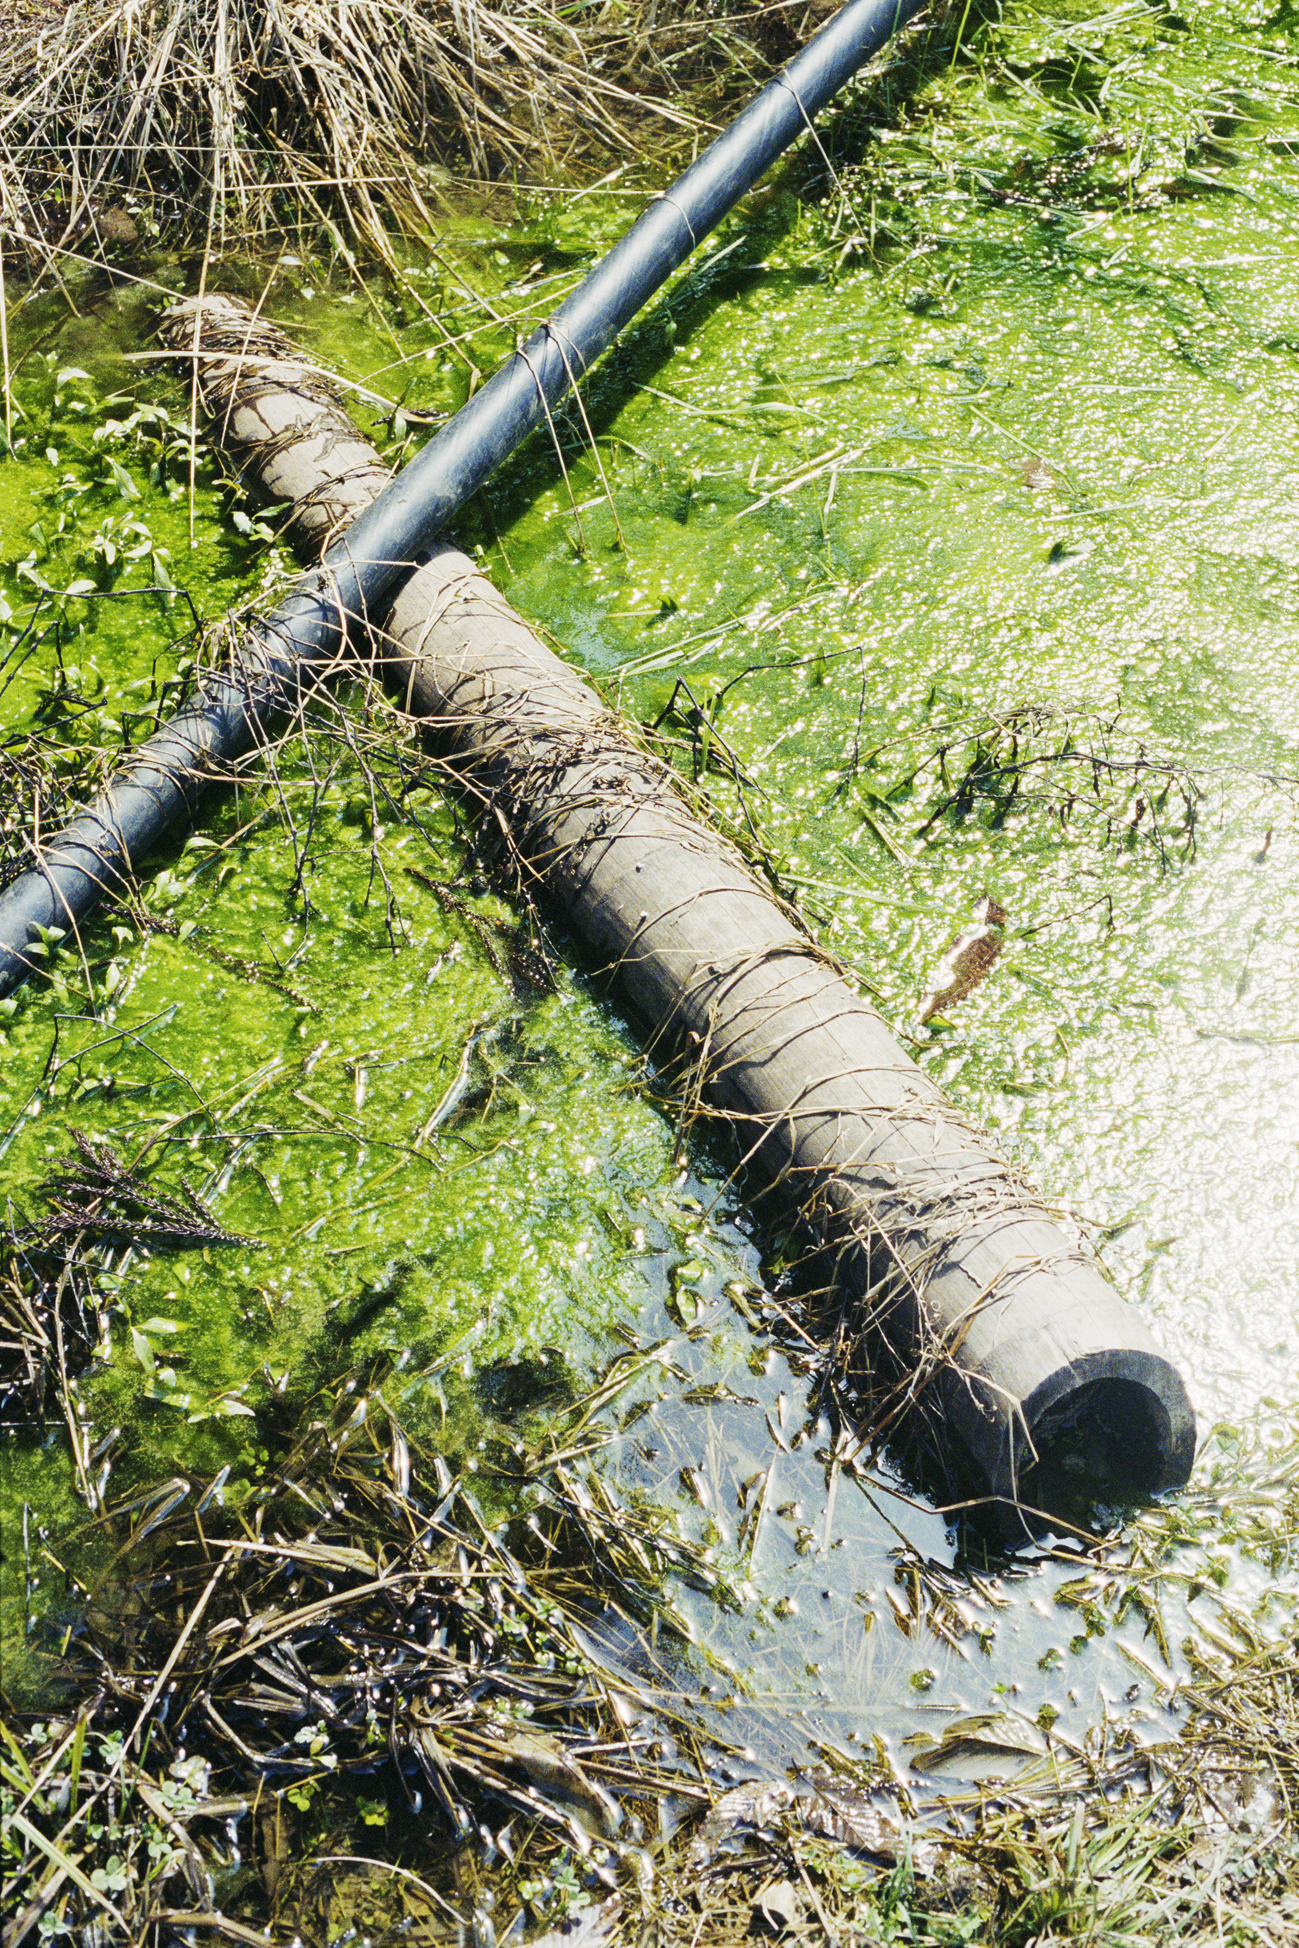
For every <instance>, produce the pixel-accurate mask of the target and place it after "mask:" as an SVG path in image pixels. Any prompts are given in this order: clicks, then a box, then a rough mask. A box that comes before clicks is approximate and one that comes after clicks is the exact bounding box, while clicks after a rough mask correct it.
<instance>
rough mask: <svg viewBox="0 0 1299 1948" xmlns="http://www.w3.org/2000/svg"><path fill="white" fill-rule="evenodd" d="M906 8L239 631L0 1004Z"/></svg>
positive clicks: (2, 984)
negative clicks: (44, 946) (50, 941)
mask: <svg viewBox="0 0 1299 1948" xmlns="http://www.w3.org/2000/svg"><path fill="white" fill-rule="evenodd" d="M919 4H920V0H849V4H848V5H847V6H845V7H843V8H841V9H840V11H839V12H838V13H837V14H836V15H835V16H834V18H833V19H832V20H831V21H830V22H829V23H828V25H827V26H825V27H824V28H822V30H821V32H820V33H819V34H817V35H816V36H815V37H814V38H813V39H812V40H811V41H809V43H808V45H807V46H806V47H805V48H804V49H803V51H802V52H801V53H800V54H798V55H796V56H795V57H794V59H793V60H792V61H791V62H790V63H789V64H788V66H787V67H786V68H784V69H783V70H782V71H781V73H780V74H779V75H777V76H776V78H775V80H773V81H772V82H770V83H769V84H768V86H767V87H765V88H764V89H763V90H762V91H761V93H760V94H758V95H757V96H756V97H755V98H754V100H753V101H752V102H750V104H749V106H748V107H747V108H746V109H745V110H744V112H743V113H742V114H741V115H739V116H738V117H737V118H736V120H735V121H734V122H732V123H731V125H730V127H729V128H728V129H726V131H725V132H724V133H723V134H722V135H720V136H719V137H718V138H717V140H716V141H715V142H714V143H713V144H712V145H711V146H710V147H709V148H708V149H707V150H705V152H704V154H703V155H702V156H700V158H699V160H698V161H697V162H695V163H694V164H692V166H691V167H690V168H689V169H688V170H687V171H686V172H685V174H684V175H683V176H681V177H680V178H679V179H678V181H677V182H675V183H674V184H673V185H672V187H671V189H669V190H668V191H666V193H665V194H663V195H661V196H658V197H655V198H654V200H653V201H652V202H651V203H650V205H649V207H648V208H647V209H646V210H645V211H644V213H643V214H642V215H641V216H640V217H639V218H638V220H637V221H636V222H635V223H634V224H633V225H632V227H631V229H630V230H629V231H628V233H627V235H626V236H625V237H623V238H622V239H621V241H620V242H619V243H617V244H615V245H614V247H613V249H612V250H611V251H609V253H608V254H607V256H605V257H603V258H602V259H601V260H600V262H599V263H598V264H597V265H596V267H595V269H594V270H593V271H592V272H591V273H590V274H589V276H587V277H586V278H584V279H583V281H582V283H581V284H580V285H579V286H578V288H577V290H576V291H574V292H573V293H572V295H571V296H570V297H568V298H567V299H566V300H565V301H564V303H563V304H562V305H561V306H560V308H559V310H558V311H557V312H556V313H555V315H554V316H553V317H552V318H550V319H548V320H547V322H546V323H545V324H544V325H542V326H541V327H540V329H539V330H538V331H536V332H535V333H534V334H533V336H532V338H531V339H529V341H528V343H527V344H526V345H524V346H522V347H521V348H520V349H519V350H518V351H517V352H516V353H515V354H514V355H513V356H512V357H511V358H510V359H508V360H507V361H506V363H505V364H504V365H503V366H502V367H501V369H500V371H499V372H497V373H496V375H495V376H494V377H493V378H492V379H491V380H490V381H489V382H488V384H487V385H486V386H484V387H483V389H482V391H481V392H479V393H477V394H476V395H475V396H474V398H473V399H471V400H470V401H469V403H468V405H467V406H465V407H463V408H462V409H461V411H460V412H458V413H457V414H456V416H455V418H454V419H453V420H451V421H450V422H449V423H448V424H447V425H446V426H445V427H444V428H443V429H442V431H441V432H440V433H438V434H437V435H436V436H435V437H434V438H433V439H431V440H430V441H429V442H428V444H427V445H426V446H425V447H424V448H423V450H422V451H421V453H420V454H419V455H418V457H417V458H416V459H415V460H413V461H412V462H411V464H410V465H409V466H408V467H407V468H406V469H405V470H404V471H403V472H402V473H401V474H399V475H398V476H397V477H396V478H395V479H394V480H391V481H390V482H389V484H388V486H387V487H386V488H385V490H384V491H383V493H381V494H380V495H379V496H378V497H377V498H376V499H375V500H374V502H373V504H372V505H370V506H369V507H368V508H367V509H366V511H365V513H364V514H362V515H361V517H360V518H359V519H358V520H357V521H356V522H355V523H354V524H353V525H352V526H351V527H349V528H348V530H347V532H346V533H344V534H343V535H342V536H341V538H339V539H337V540H335V541H333V543H332V545H331V546H330V547H329V549H328V551H327V552H326V554H325V556H324V559H323V562H322V563H321V565H320V566H319V567H318V568H317V569H314V570H313V571H312V572H311V573H310V574H309V575H307V576H305V577H304V578H303V579H302V581H300V582H299V583H298V584H297V585H296V586H295V587H294V588H293V589H292V590H291V591H290V593H289V594H288V595H287V596H286V597H285V599H284V600H283V601H282V602H281V603H280V604H279V605H278V606H277V607H276V608H275V609H274V610H272V612H271V613H270V614H269V615H268V616H266V617H264V618H263V619H262V620H261V621H260V622H258V623H257V624H255V625H253V626H252V627H251V628H250V629H249V630H248V631H247V633H246V635H245V637H244V640H243V642H242V643H241V644H240V646H239V649H238V652H237V654H236V656H235V657H234V658H233V660H232V662H231V664H230V666H229V668H228V669H227V670H224V671H221V672H215V673H212V672H210V673H208V674H205V675H204V676H203V678H202V680H201V681H200V683H199V684H198V686H197V687H196V690H195V693H194V695H193V697H192V698H191V699H190V701H189V702H188V703H187V704H186V705H185V706H184V707H183V708H182V709H181V710H180V711H179V712H178V713H177V714H176V716H174V717H173V718H172V719H171V720H170V722H169V723H168V724H166V725H164V727H163V728H162V729H161V730H160V731H158V732H157V733H156V735H155V736H153V737H151V738H150V739H149V740H148V742H147V743H145V744H143V745H142V746H141V747H140V749H139V751H138V752H137V753H136V754H135V755H134V756H133V757H132V758H131V759H130V761H129V762H128V763H126V764H124V765H123V766H122V768H121V770H120V771H119V772H118V773H117V774H116V775H115V776H114V778H113V779H112V780H111V782H110V783H109V785H108V786H107V788H106V789H105V790H104V791H103V792H101V793H100V795H99V796H98V797H97V798H96V799H95V800H94V801H93V803H92V804H91V805H89V806H88V807H87V808H86V809H85V810H84V811H82V812H81V813H79V814H78V815H77V816H76V817H75V818H74V819H72V820H71V822H70V823H69V824H68V825H67V826H66V827H65V828H64V829H63V830H62V831H60V832H58V833H56V834H55V835H54V836H53V837H52V838H50V839H47V840H44V841H43V842H42V845H41V848H40V853H39V857H38V859H37V860H36V862H35V863H34V864H33V867H32V869H31V870H30V871H29V872H27V873H25V874H23V875H22V876H21V877H20V878H18V879H16V880H15V881H14V882H13V883H12V884H11V885H10V886H9V887H8V888H6V890H5V891H4V892H3V893H0V995H4V994H7V993H9V992H10V990H11V989H13V988H15V987H17V986H18V985H19V983H20V982H22V981H24V980H25V979H26V978H27V976H28V974H30V973H31V972H32V970H33V961H32V958H31V956H30V955H29V954H28V953H27V951H26V949H27V946H28V943H29V942H31V941H33V940H35V939H36V938H37V937H38V933H39V930H40V929H41V928H45V927H62V928H63V929H64V930H65V931H69V930H70V931H72V932H74V933H75V932H76V931H77V930H78V927H79V923H80V921H81V920H82V919H83V918H84V917H85V916H86V915H87V914H88V913H89V912H90V911H91V910H92V909H93V908H94V907H95V906H96V905H97V904H98V902H99V901H100V900H101V899H102V898H103V897H104V895H105V894H111V893H115V892H121V891H123V890H124V889H125V888H126V887H127V885H128V884H129V882H130V880H131V877H132V875H133V873H134V871H135V869H136V867H137V866H138V864H139V861H140V860H141V858H142V857H143V856H144V855H145V854H146V853H147V852H148V851H149V850H150V849H151V847H153V846H154V845H155V844H156V843H157V842H158V840H159V839H160V838H161V837H162V836H163V834H164V833H166V832H167V831H169V830H170V829H171V828H172V827H173V826H174V825H175V824H176V823H177V821H178V820H180V819H181V818H183V817H185V816H187V815H188V814H189V813H190V812H192V810H193V808H194V806H195V804H196V802H197V799H198V797H199V795H200V793H201V792H202V790H203V788H204V786H205V785H206V784H208V783H210V782H211V781H212V779H213V778H214V777H217V776H220V775H222V774H223V773H224V772H226V771H228V769H229V767H230V766H231V765H232V764H233V763H235V762H236V761H237V760H238V759H239V758H240V757H242V756H244V755H245V754H246V753H247V752H248V751H249V750H250V749H252V748H253V746H254V745H255V744H257V743H258V741H259V740H260V739H261V738H263V737H264V736H265V735H266V733H267V731H268V729H269V728H270V727H271V726H272V725H273V724H274V723H275V722H276V721H277V720H278V719H280V718H282V717H283V715H284V713H285V712H287V711H290V710H291V709H292V708H293V707H294V705H295V703H296V701H297V700H298V698H299V696H300V694H301V691H302V687H303V685H304V683H309V682H311V681H314V680H317V679H318V678H319V675H320V673H321V672H322V671H327V670H328V669H329V668H330V666H331V665H332V664H333V662H334V660H335V659H336V658H337V656H338V655H339V653H340V650H341V647H342V643H343V639H344V636H345V635H346V633H347V629H348V627H349V625H350V623H351V622H352V621H354V620H356V619H361V620H364V619H366V618H370V617H381V616H382V615H384V614H385V613H386V612H387V609H388V608H389V606H390V605H391V603H392V600H393V598H394V597H395V595H396V592H397V589H398V587H399V586H400V584H401V582H402V581H403V579H404V578H405V577H406V575H407V574H409V572H410V570H411V568H412V567H414V566H417V565H418V564H419V563H420V562H422V561H424V560H426V559H427V558H428V556H429V554H430V552H431V550H432V547H433V545H434V543H435V541H436V539H437V537H438V535H439V534H440V533H441V531H442V529H443V528H444V527H445V525H446V523H447V521H448V520H449V519H450V518H451V516H452V515H453V514H454V513H455V512H456V510H457V509H458V508H459V507H461V506H462V505H463V504H464V502H465V501H466V500H467V499H468V498H469V496H470V495H471V494H472V493H474V491H475V490H476V489H477V488H478V487H480V486H481V485H482V483H483V481H484V480H486V479H487V478H488V476H489V475H490V474H491V473H492V472H494V470H495V469H496V467H498V466H499V465H500V463H501V461H502V460H504V459H505V458H506V456H507V455H508V454H510V453H512V452H513V451H514V449H515V448H516V447H517V446H518V445H519V443H520V442H521V441H522V440H523V439H524V438H526V436H527V435H528V434H529V433H530V432H532V431H533V429H534V428H536V427H538V426H541V425H543V424H545V423H546V422H547V421H548V420H549V418H550V416H551V413H552V410H553V408H554V407H555V405H556V404H557V403H558V401H559V400H561V399H562V398H563V397H564V395H565V394H566V393H567V392H568V391H569V390H570V389H571V387H572V386H573V385H574V384H575V382H576V381H577V380H578V379H580V378H581V377H582V375H583V374H584V373H585V372H587V371H588V370H589V368H590V367H591V366H592V365H593V364H594V363H595V361H596V359H597V358H599V356H600V354H601V353H602V352H604V351H605V350H606V349H607V348H608V347H609V346H610V345H611V344H612V343H613V341H614V339H615V338H616V337H617V335H618V333H619V332H620V331H621V330H622V329H623V327H624V326H625V325H627V324H629V323H630V321H631V320H632V319H633V318H634V317H635V316H636V313H637V312H638V311H639V310H640V309H641V307H642V306H643V305H644V304H645V303H646V301H647V300H648V299H649V298H650V297H652V296H653V294H654V292H655V291H657V290H658V289H659V288H660V287H661V286H662V285H663V283H664V282H665V281H666V280H667V278H669V277H670V276H671V275H672V273H673V271H675V270H676V269H677V268H678V267H679V266H680V265H681V264H683V263H684V262H685V260H686V258H687V257H689V255H690V253H691V252H692V251H693V250H694V249H695V247H696V245H697V244H699V243H700V242H702V240H703V239H704V238H705V237H706V236H708V234H709V233H710V232H711V231H712V230H713V229H715V228H716V226H717V224H718V223H719V222H720V221H721V219H722V218H723V217H724V216H725V215H726V213H727V211H728V210H730V209H731V208H732V206H733V205H734V204H735V203H736V202H737V201H738V200H739V198H740V197H741V196H743V195H744V194H745V193H746V192H747V191H748V190H750V189H751V188H752V187H753V185H754V183H756V182H757V181H758V179H759V178H760V177H761V176H763V175H764V174H765V173H766V171H767V170H768V169H769V168H770V166H771V164H772V163H773V162H774V161H775V160H776V158H777V157H778V156H779V155H781V154H782V153H783V151H784V150H785V149H787V148H788V147H789V145H790V143H791V142H793V141H794V140H795V138H796V137H797V136H798V135H799V134H800V133H801V132H802V131H803V130H804V129H805V128H808V127H809V126H810V124H811V118H812V117H813V116H814V115H815V114H817V112H818V111H819V110H820V109H821V108H822V107H824V105H825V103H826V102H827V101H829V100H830V98H831V97H832V96H833V95H835V94H837V92H838V91H839V89H840V88H842V87H843V85H844V83H845V82H846V81H848V80H849V79H850V77H851V76H852V75H854V74H855V73H856V72H857V70H858V68H860V67H861V66H862V64H863V63H864V62H865V61H867V60H869V59H870V57H871V55H873V54H875V53H877V52H878V51H879V49H880V48H882V47H883V46H884V45H885V44H886V43H887V42H888V41H889V40H890V38H891V37H892V36H893V35H894V34H895V33H896V32H897V30H898V29H899V28H900V27H901V26H902V25H903V23H904V22H905V21H906V20H908V19H909V18H910V17H911V15H912V14H914V13H915V12H916V11H917V9H918V6H919Z"/></svg>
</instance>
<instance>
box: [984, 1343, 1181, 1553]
mask: <svg viewBox="0 0 1299 1948" xmlns="http://www.w3.org/2000/svg"><path fill="white" fill-rule="evenodd" d="M1167 1421H1168V1416H1167V1413H1166V1412H1165V1410H1164V1409H1163V1407H1162V1406H1161V1404H1160V1402H1159V1401H1158V1400H1157V1399H1156V1398H1155V1396H1154V1394H1152V1393H1151V1392H1150V1390H1149V1389H1148V1388H1147V1387H1144V1386H1142V1385H1141V1384H1140V1382H1139V1381H1136V1380H1122V1379H1113V1378H1108V1379H1100V1380H1090V1381H1088V1382H1087V1384H1086V1385H1085V1386H1081V1387H1079V1388H1078V1389H1077V1390H1076V1392H1073V1393H1068V1394H1066V1395H1065V1396H1064V1398H1063V1399H1061V1400H1058V1401H1056V1403H1055V1404H1054V1406H1051V1407H1048V1408H1047V1410H1046V1412H1045V1413H1043V1414H1042V1415H1041V1416H1040V1417H1039V1419H1038V1420H1037V1421H1036V1422H1035V1423H1034V1426H1033V1430H1032V1436H1033V1438H1032V1448H1030V1447H1029V1445H1028V1443H1027V1442H1025V1444H1024V1455H1023V1459H1022V1461H1021V1464H1020V1465H1021V1476H1020V1480H1021V1488H1020V1499H1021V1501H1022V1502H1023V1504H1024V1506H1025V1507H1027V1508H1035V1509H1042V1510H1044V1511H1045V1512H1047V1513H1049V1514H1056V1515H1063V1516H1064V1517H1065V1518H1066V1519H1067V1520H1070V1521H1074V1522H1077V1523H1079V1524H1080V1525H1081V1526H1087V1525H1088V1524H1089V1523H1090V1520H1091V1518H1092V1516H1093V1514H1094V1512H1095V1511H1096V1510H1097V1509H1098V1508H1127V1507H1131V1506H1133V1505H1134V1504H1136V1503H1138V1502H1144V1501H1148V1500H1149V1499H1150V1497H1151V1495H1152V1494H1153V1493H1154V1492H1155V1490H1156V1489H1157V1487H1158V1486H1159V1484H1160V1483H1161V1482H1162V1480H1163V1479H1164V1475H1165V1471H1166V1466H1167V1448H1168V1439H1169V1431H1168V1425H1167ZM1033 1450H1036V1459H1035V1458H1034V1453H1033Z"/></svg>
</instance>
